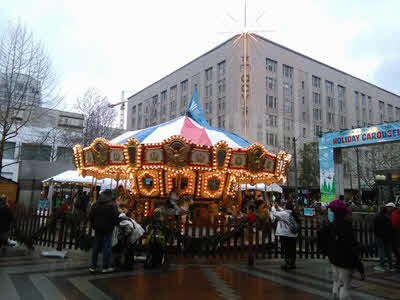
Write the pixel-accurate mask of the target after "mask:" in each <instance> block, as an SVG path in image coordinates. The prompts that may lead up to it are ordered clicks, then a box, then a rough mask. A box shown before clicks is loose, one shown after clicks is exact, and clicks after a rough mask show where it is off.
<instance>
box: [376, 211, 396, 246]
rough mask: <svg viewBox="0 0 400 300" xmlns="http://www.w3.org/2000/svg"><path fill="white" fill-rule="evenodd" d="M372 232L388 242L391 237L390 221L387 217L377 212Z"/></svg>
mask: <svg viewBox="0 0 400 300" xmlns="http://www.w3.org/2000/svg"><path fill="white" fill-rule="evenodd" d="M374 233H375V236H376V237H379V238H381V239H382V240H383V241H385V242H390V241H391V240H392V237H393V229H392V221H391V220H390V218H389V217H386V216H384V215H382V214H377V215H376V217H375V219H374Z"/></svg>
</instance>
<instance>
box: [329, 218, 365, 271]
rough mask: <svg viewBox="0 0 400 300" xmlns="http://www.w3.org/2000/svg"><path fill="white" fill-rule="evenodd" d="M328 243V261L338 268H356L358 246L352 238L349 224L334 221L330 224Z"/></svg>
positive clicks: (347, 222) (352, 234) (342, 221)
mask: <svg viewBox="0 0 400 300" xmlns="http://www.w3.org/2000/svg"><path fill="white" fill-rule="evenodd" d="M329 235H330V238H329V242H328V257H329V261H330V262H331V263H332V264H333V265H335V266H338V267H342V268H345V269H354V268H356V267H357V266H358V260H359V250H360V247H359V244H358V242H357V241H356V239H355V237H354V232H353V227H352V224H351V222H349V221H344V220H335V221H334V222H333V223H331V224H330V232H329Z"/></svg>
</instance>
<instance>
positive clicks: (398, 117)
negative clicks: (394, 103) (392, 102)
mask: <svg viewBox="0 0 400 300" xmlns="http://www.w3.org/2000/svg"><path fill="white" fill-rule="evenodd" d="M395 110H396V121H400V107H396V108H395Z"/></svg>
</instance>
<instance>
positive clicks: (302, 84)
mask: <svg viewBox="0 0 400 300" xmlns="http://www.w3.org/2000/svg"><path fill="white" fill-rule="evenodd" d="M301 88H302V89H303V90H304V81H302V82H301Z"/></svg>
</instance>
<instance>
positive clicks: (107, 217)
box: [89, 190, 119, 273]
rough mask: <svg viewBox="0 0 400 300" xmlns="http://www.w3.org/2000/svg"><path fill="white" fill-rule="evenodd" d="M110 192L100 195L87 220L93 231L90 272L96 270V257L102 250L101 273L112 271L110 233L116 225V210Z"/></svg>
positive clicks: (117, 213)
mask: <svg viewBox="0 0 400 300" xmlns="http://www.w3.org/2000/svg"><path fill="white" fill-rule="evenodd" d="M112 200H113V199H112V192H111V190H105V191H103V192H102V193H100V196H99V200H98V201H97V202H96V203H95V204H93V206H92V208H91V210H90V213H89V220H90V222H91V223H92V226H93V229H94V231H95V236H94V240H93V250H92V261H91V265H90V267H89V271H90V272H96V270H97V257H98V254H99V252H100V250H101V249H102V250H103V270H102V272H103V273H110V272H113V271H114V268H113V265H112V249H111V248H112V233H113V230H114V226H116V225H117V224H118V221H119V219H118V216H119V212H118V208H117V206H116V205H115V204H114V203H113V201H112Z"/></svg>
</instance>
